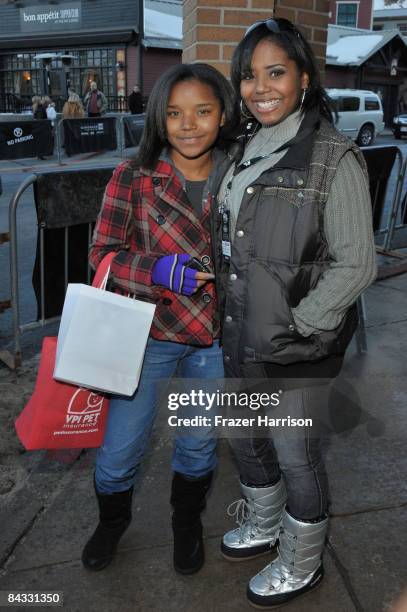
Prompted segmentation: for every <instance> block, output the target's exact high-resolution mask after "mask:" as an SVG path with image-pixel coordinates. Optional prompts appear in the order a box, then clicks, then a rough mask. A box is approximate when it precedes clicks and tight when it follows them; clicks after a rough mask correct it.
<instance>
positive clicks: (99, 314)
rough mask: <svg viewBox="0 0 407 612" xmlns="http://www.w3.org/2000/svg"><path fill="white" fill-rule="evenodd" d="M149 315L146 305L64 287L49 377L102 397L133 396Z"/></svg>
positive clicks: (84, 288) (84, 287) (91, 289)
mask: <svg viewBox="0 0 407 612" xmlns="http://www.w3.org/2000/svg"><path fill="white" fill-rule="evenodd" d="M105 280H107V275H106V278H105ZM102 286H103V285H102ZM154 311H155V305H154V304H149V303H148V302H142V301H140V300H135V299H132V298H129V297H126V296H123V295H118V294H116V293H111V292H110V291H104V290H103V289H98V288H96V287H90V286H88V285H82V284H79V283H74V284H69V285H68V289H67V292H66V296H65V302H64V308H63V312H62V319H61V324H60V328H59V333H58V345H57V354H56V362H55V370H54V378H55V379H56V380H60V381H63V382H68V383H71V384H75V385H78V386H81V387H82V386H83V387H87V388H90V389H97V390H98V391H104V392H106V393H119V394H122V395H129V396H130V395H133V393H134V391H135V390H136V389H137V386H138V383H139V379H140V373H141V368H142V365H143V359H144V352H145V348H146V344H147V339H148V336H149V333H150V327H151V323H152V320H153V316H154Z"/></svg>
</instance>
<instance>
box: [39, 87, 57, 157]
mask: <svg viewBox="0 0 407 612" xmlns="http://www.w3.org/2000/svg"><path fill="white" fill-rule="evenodd" d="M42 104H43V106H44V108H45V112H46V115H47V119H48V121H50V122H51V138H52V150H54V142H55V121H56V118H57V111H56V110H55V103H54V102H53V101H52V100H51V98H50V97H49V96H44V97H43V98H42Z"/></svg>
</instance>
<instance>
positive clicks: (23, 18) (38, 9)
mask: <svg viewBox="0 0 407 612" xmlns="http://www.w3.org/2000/svg"><path fill="white" fill-rule="evenodd" d="M81 23H82V3H81V2H69V3H67V4H65V3H64V4H63V5H60V6H58V5H57V6H54V5H49V4H47V5H42V6H29V7H27V8H20V26H21V31H22V32H53V31H55V30H70V29H77V28H78V27H80V25H81Z"/></svg>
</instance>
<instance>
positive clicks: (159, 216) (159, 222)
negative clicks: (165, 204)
mask: <svg viewBox="0 0 407 612" xmlns="http://www.w3.org/2000/svg"><path fill="white" fill-rule="evenodd" d="M156 221H157V223H158V225H164V223H165V217H163V216H162V215H158V217H157V219H156Z"/></svg>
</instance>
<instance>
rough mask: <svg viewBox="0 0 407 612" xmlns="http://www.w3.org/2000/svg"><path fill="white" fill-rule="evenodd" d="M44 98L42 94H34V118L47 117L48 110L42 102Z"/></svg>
mask: <svg viewBox="0 0 407 612" xmlns="http://www.w3.org/2000/svg"><path fill="white" fill-rule="evenodd" d="M42 100H43V98H41V96H33V98H32V110H33V117H34V119H39V120H41V119H46V118H47V111H46V110H45V106H44V104H43V103H42Z"/></svg>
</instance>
